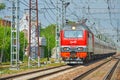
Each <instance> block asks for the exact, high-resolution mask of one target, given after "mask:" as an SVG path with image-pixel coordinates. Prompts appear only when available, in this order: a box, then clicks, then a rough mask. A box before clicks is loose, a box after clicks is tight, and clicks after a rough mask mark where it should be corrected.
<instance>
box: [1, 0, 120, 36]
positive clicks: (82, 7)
mask: <svg viewBox="0 0 120 80" xmlns="http://www.w3.org/2000/svg"><path fill="white" fill-rule="evenodd" d="M28 1H29V0H20V18H22V16H23V14H24V13H25V11H26V10H25V9H28V6H29V5H28ZM0 2H4V3H5V4H6V9H5V10H3V11H0V12H1V13H0V17H2V18H5V19H9V20H10V17H6V16H11V10H10V7H11V2H9V1H8V0H0ZM65 2H70V4H69V5H68V6H67V7H66V19H69V20H72V21H78V20H80V19H82V18H87V19H88V21H87V25H89V26H93V27H95V28H96V29H97V30H98V31H99V32H100V33H103V34H106V35H112V34H114V35H116V34H117V31H116V29H117V27H119V30H120V23H118V22H119V21H120V17H119V16H120V5H119V4H120V0H65ZM56 3H57V0H38V5H39V22H41V24H42V27H46V26H47V25H49V24H52V23H56V22H57V20H56V17H57V9H56ZM58 7H59V8H61V7H62V5H61V1H60V0H59V4H58ZM60 14H61V12H59V15H60ZM60 21H61V19H59V22H60ZM93 23H95V25H93ZM119 32H120V31H119ZM119 35H120V33H119ZM109 37H113V36H109ZM114 38H117V37H116V36H114Z"/></svg>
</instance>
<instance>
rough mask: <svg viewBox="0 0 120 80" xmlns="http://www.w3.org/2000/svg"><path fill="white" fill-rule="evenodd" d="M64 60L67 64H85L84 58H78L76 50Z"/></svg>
mask: <svg viewBox="0 0 120 80" xmlns="http://www.w3.org/2000/svg"><path fill="white" fill-rule="evenodd" d="M64 61H65V63H67V64H83V63H84V59H82V58H78V57H77V56H76V52H75V51H72V52H71V53H70V58H66V59H65V60H64Z"/></svg>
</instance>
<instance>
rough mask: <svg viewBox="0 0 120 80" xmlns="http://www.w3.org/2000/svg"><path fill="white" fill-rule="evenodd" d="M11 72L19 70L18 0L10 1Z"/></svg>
mask: <svg viewBox="0 0 120 80" xmlns="http://www.w3.org/2000/svg"><path fill="white" fill-rule="evenodd" d="M11 22H12V23H11V65H10V66H11V67H10V69H11V70H14V69H15V70H18V69H19V47H20V44H19V0H12V19H11Z"/></svg>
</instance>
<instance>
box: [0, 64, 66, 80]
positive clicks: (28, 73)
mask: <svg viewBox="0 0 120 80" xmlns="http://www.w3.org/2000/svg"><path fill="white" fill-rule="evenodd" d="M64 66H67V65H62V66H56V67H51V68H47V69H40V70H35V71H31V72H26V73H20V74H16V75H10V76H6V77H1V78H0V80H9V79H13V78H15V77H21V76H24V75H30V74H34V73H37V72H42V71H46V70H50V69H55V68H60V67H64Z"/></svg>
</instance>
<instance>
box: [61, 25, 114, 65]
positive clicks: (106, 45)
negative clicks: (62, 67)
mask: <svg viewBox="0 0 120 80" xmlns="http://www.w3.org/2000/svg"><path fill="white" fill-rule="evenodd" d="M60 46H61V47H60V56H61V58H62V60H63V61H65V63H67V64H84V63H86V62H89V61H91V60H96V59H99V58H102V57H109V56H112V55H114V54H116V45H115V43H114V42H110V41H109V42H108V41H105V40H102V39H101V38H98V37H96V36H95V35H94V34H93V33H92V31H91V30H90V29H89V28H88V26H87V25H86V24H85V23H71V24H69V23H66V24H65V25H64V27H63V29H62V30H61V31H60Z"/></svg>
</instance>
